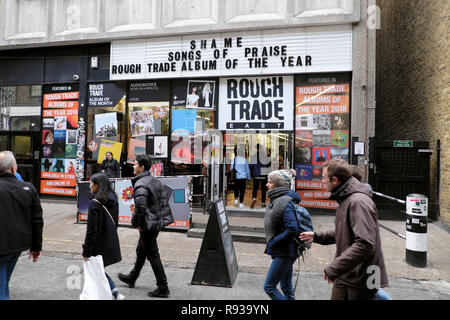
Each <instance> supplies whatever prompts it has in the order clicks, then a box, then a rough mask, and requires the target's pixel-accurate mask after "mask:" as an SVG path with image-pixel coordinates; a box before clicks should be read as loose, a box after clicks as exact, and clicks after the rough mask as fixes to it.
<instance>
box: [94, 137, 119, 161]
mask: <svg viewBox="0 0 450 320" xmlns="http://www.w3.org/2000/svg"><path fill="white" fill-rule="evenodd" d="M108 151H110V152H111V153H112V154H113V157H114V159H120V155H121V153H122V143H121V142H117V141H109V140H104V139H101V142H100V150H99V152H98V159H97V163H102V161H103V160H105V155H106V152H108Z"/></svg>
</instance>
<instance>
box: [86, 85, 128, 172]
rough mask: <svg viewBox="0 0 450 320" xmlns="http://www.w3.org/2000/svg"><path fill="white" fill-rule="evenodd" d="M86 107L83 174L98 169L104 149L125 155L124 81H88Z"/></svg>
mask: <svg viewBox="0 0 450 320" xmlns="http://www.w3.org/2000/svg"><path fill="white" fill-rule="evenodd" d="M88 88H89V91H88V93H89V94H88V108H87V121H86V124H87V125H86V129H87V132H86V133H87V140H86V141H87V148H86V157H85V158H86V161H87V165H86V178H87V179H89V178H90V177H91V176H92V175H93V174H94V173H96V172H99V171H100V170H101V169H100V164H101V163H102V161H103V160H104V157H105V154H106V152H107V151H111V152H112V153H113V157H114V159H116V160H117V161H119V163H121V161H124V159H125V154H124V152H125V150H124V142H125V106H126V94H125V92H126V91H125V85H124V84H121V83H95V84H94V83H92V84H89V87H88Z"/></svg>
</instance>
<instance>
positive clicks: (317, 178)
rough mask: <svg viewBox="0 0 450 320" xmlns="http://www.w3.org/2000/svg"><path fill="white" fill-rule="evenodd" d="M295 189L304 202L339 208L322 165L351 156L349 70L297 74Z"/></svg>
mask: <svg viewBox="0 0 450 320" xmlns="http://www.w3.org/2000/svg"><path fill="white" fill-rule="evenodd" d="M295 100H296V101H295V169H296V171H297V181H296V189H297V192H298V193H299V194H300V197H301V199H302V202H301V204H302V206H304V207H310V208H318V209H336V208H337V207H338V203H337V202H336V201H332V200H328V198H329V196H330V193H329V192H328V191H327V186H326V184H325V183H323V182H322V168H323V164H324V163H325V162H326V161H329V160H331V159H333V158H341V159H344V160H346V161H348V160H349V140H350V76H349V74H316V75H299V76H296V78H295Z"/></svg>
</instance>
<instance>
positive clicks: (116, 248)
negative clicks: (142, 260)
mask: <svg viewBox="0 0 450 320" xmlns="http://www.w3.org/2000/svg"><path fill="white" fill-rule="evenodd" d="M89 188H90V189H91V193H92V194H93V195H94V198H93V199H92V200H91V201H90V203H89V209H88V221H87V228H86V237H85V240H84V244H83V259H84V260H85V261H88V260H89V258H90V257H93V256H97V255H102V258H103V265H104V267H107V266H109V265H111V264H114V263H117V262H119V261H121V260H122V257H121V253H120V244H119V236H118V235H117V226H118V222H119V205H118V201H117V196H116V194H115V193H114V191H113V190H112V188H111V183H110V182H109V178H108V176H107V175H106V174H105V173H96V174H94V175H93V176H92V177H91V181H90V184H89ZM105 275H106V278H107V279H108V282H109V286H110V287H111V293H112V295H113V298H114V299H115V300H123V299H124V298H125V297H124V296H123V295H122V294H120V293H119V290H118V289H117V288H116V286H115V284H114V282H113V281H112V279H111V277H110V276H109V275H108V274H107V273H106V272H105Z"/></svg>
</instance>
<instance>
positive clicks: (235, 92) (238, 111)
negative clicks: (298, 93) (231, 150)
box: [219, 76, 294, 130]
mask: <svg viewBox="0 0 450 320" xmlns="http://www.w3.org/2000/svg"><path fill="white" fill-rule="evenodd" d="M293 90H294V89H293V77H292V76H267V77H242V78H222V79H220V90H219V93H220V96H219V106H220V107H219V130H248V129H255V130H293V113H294V101H293V96H292V92H293Z"/></svg>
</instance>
